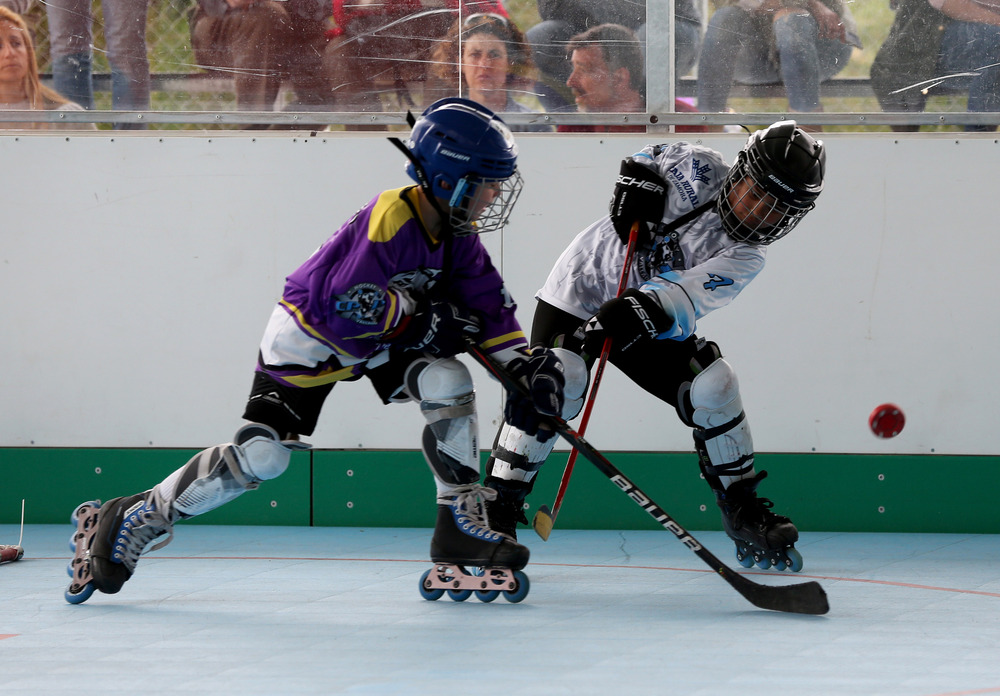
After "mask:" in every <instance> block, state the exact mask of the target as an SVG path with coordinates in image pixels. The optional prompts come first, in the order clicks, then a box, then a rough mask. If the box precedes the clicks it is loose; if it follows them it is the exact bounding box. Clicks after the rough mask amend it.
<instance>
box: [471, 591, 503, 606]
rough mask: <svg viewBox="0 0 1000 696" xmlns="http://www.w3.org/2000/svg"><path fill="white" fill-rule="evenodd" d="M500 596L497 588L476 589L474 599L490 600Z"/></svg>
mask: <svg viewBox="0 0 1000 696" xmlns="http://www.w3.org/2000/svg"><path fill="white" fill-rule="evenodd" d="M499 596H500V591H499V590H476V599H478V600H479V601H480V602H486V603H489V602H492V601H493V600H494V599H496V598H497V597H499Z"/></svg>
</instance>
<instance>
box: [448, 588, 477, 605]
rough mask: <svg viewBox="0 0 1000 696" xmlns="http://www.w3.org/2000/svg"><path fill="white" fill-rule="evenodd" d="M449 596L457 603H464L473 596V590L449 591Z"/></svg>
mask: <svg viewBox="0 0 1000 696" xmlns="http://www.w3.org/2000/svg"><path fill="white" fill-rule="evenodd" d="M448 596H449V597H451V599H452V600H453V601H455V602H464V601H465V600H467V599H468V598H469V597H471V596H472V590H448Z"/></svg>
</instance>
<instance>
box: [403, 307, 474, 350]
mask: <svg viewBox="0 0 1000 696" xmlns="http://www.w3.org/2000/svg"><path fill="white" fill-rule="evenodd" d="M404 322H405V324H403V325H401V327H400V328H399V329H397V332H394V335H390V336H389V339H390V340H391V341H392V342H393V343H394V344H395V345H398V346H399V347H401V348H403V349H404V350H420V351H424V352H426V353H430V354H431V355H436V356H437V357H439V358H447V357H451V356H453V355H458V354H459V353H463V352H465V346H466V344H465V337H466V336H475V335H476V334H477V333H479V330H480V328H481V326H480V321H479V317H477V316H476V315H474V314H473V313H472V312H470V311H469V310H467V309H465V308H464V307H459V306H457V305H453V304H451V303H450V302H426V303H423V304H421V305H420V306H418V307H417V311H416V313H414V314H413V315H412V316H410V317H405V318H404Z"/></svg>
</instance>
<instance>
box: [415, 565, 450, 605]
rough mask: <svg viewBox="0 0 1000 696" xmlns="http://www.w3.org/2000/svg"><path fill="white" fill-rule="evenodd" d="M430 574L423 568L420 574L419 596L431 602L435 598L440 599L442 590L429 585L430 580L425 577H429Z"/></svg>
mask: <svg viewBox="0 0 1000 696" xmlns="http://www.w3.org/2000/svg"><path fill="white" fill-rule="evenodd" d="M430 574H431V571H429V570H425V571H424V574H423V575H421V576H420V596H421V597H423V598H424V599H426V600H428V601H431V602H433V601H434V600H435V599H441V595H443V594H444V590H442V589H441V588H432V587H429V585H430V581H429V580H428V579H427V578H429V577H430Z"/></svg>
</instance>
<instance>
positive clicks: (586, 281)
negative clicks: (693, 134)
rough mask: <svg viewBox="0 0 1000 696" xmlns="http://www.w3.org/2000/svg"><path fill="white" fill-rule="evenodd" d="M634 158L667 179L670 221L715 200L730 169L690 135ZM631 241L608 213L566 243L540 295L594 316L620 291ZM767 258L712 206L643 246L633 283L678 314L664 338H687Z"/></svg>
mask: <svg viewBox="0 0 1000 696" xmlns="http://www.w3.org/2000/svg"><path fill="white" fill-rule="evenodd" d="M632 159H633V160H635V161H636V162H640V163H642V164H644V165H646V166H652V167H655V168H656V170H657V171H658V172H659V173H660V176H662V177H663V179H664V180H665V181H666V182H667V188H668V193H667V205H666V206H665V211H664V215H663V223H664V224H669V223H671V222H672V221H674V220H676V219H678V218H680V217H681V216H683V215H684V214H686V213H688V212H689V211H691V210H693V209H695V208H697V207H698V206H700V205H702V204H704V203H707V202H709V201H711V200H713V199H714V198H715V197H716V195H717V194H718V192H719V189H720V188H721V187H722V182H723V181H724V180H725V178H726V175H727V174H728V173H729V166H728V165H727V164H726V162H725V161H724V160H723V159H722V155H720V154H719V153H718V152H716V151H715V150H712V149H709V148H707V147H702V146H700V145H694V144H692V143H686V142H680V143H673V144H669V145H647V146H646V147H645V148H643V149H642V150H641V151H640V152H638V153H636V154H635V155H633V156H632ZM625 249H626V247H625V245H624V244H622V242H621V240H620V239H619V238H618V235H617V234H616V233H615V229H614V226H613V225H612V223H611V217H610V216H608V215H606V216H604V217H603V218H601V219H600V220H598V221H597V222H595V223H594V224H592V225H590V226H589V227H588V228H587V229H585V230H583V232H581V233H580V234H578V235H577V236H576V239H574V240H573V241H572V242H571V243H570V245H569V246H568V247H567V248H566V250H565V251H563V253H562V255H561V256H560V257H559V260H558V261H556V264H555V266H554V267H553V269H552V271H551V272H550V273H549V277H548V279H547V280H546V281H545V285H544V286H542V289H541V290H539V291H538V293H537V294H536V295H535V297H536V298H538V299H539V300H542V301H543V302H547V303H548V304H550V305H552V306H554V307H557V308H559V309H561V310H563V311H564V312H568V313H570V314H572V315H574V316H576V317H579V318H580V319H588V318H590V317H592V316H593V315H595V314H596V313H597V310H598V309H600V306H601V305H602V304H603V303H605V302H607V301H608V300H610V299H612V298H614V297H615V294H616V292H617V290H618V282H619V279H620V278H621V271H622V267H623V264H624V262H625ZM764 258H765V251H764V247H760V246H752V245H749V244H744V243H742V242H736V241H734V240H732V239H731V238H730V237H729V235H727V234H726V232H725V230H724V229H723V228H722V224H721V222H720V221H719V215H718V213H717V212H716V209H715V206H711V207H710V208H709V209H708V210H706V211H705V212H704V213H702V214H701V215H699V216H698V217H697V218H695V220H693V221H692V222H689V223H688V224H686V225H682V226H681V227H680V228H679V229H677V230H675V231H674V234H672V235H668V236H667V237H666V238H660V237H657V240H656V242H655V244H654V245H653V247H652V248H649V247H646V248H642V249H639V250H637V251H636V256H635V261H634V262H633V265H632V270H631V273H630V277H629V281H628V287H629V288H639V289H640V290H642V291H643V292H644V293H647V294H649V295H651V296H653V297H655V298H656V299H657V300H658V301H659V302H660V304H661V305H663V307H664V309H665V310H666V311H667V312H668V313H669V314H670V315H671V316H673V317H674V318H675V320H676V321H675V325H674V327H673V328H672V329H671V330H670V331H668V332H667V333H666V334H664V335H661V336H660V337H661V338H671V339H675V340H683V339H685V338H687V337H688V336H690V335H691V334H693V333H694V331H695V323H696V321H697V320H698V319H700V318H701V317H703V316H705V315H706V314H708V313H709V312H711V311H712V310H714V309H718V308H719V307H724V306H725V305H727V304H729V303H730V302H732V300H733V299H734V298H735V297H736V296H737V295H738V294H739V293H740V291H741V290H742V289H743V288H744V287H745V286H746V284H747V283H749V282H750V281H751V280H753V279H754V278H755V277H756V276H757V274H758V273H759V272H760V270H761V269H762V268H763V267H764Z"/></svg>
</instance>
